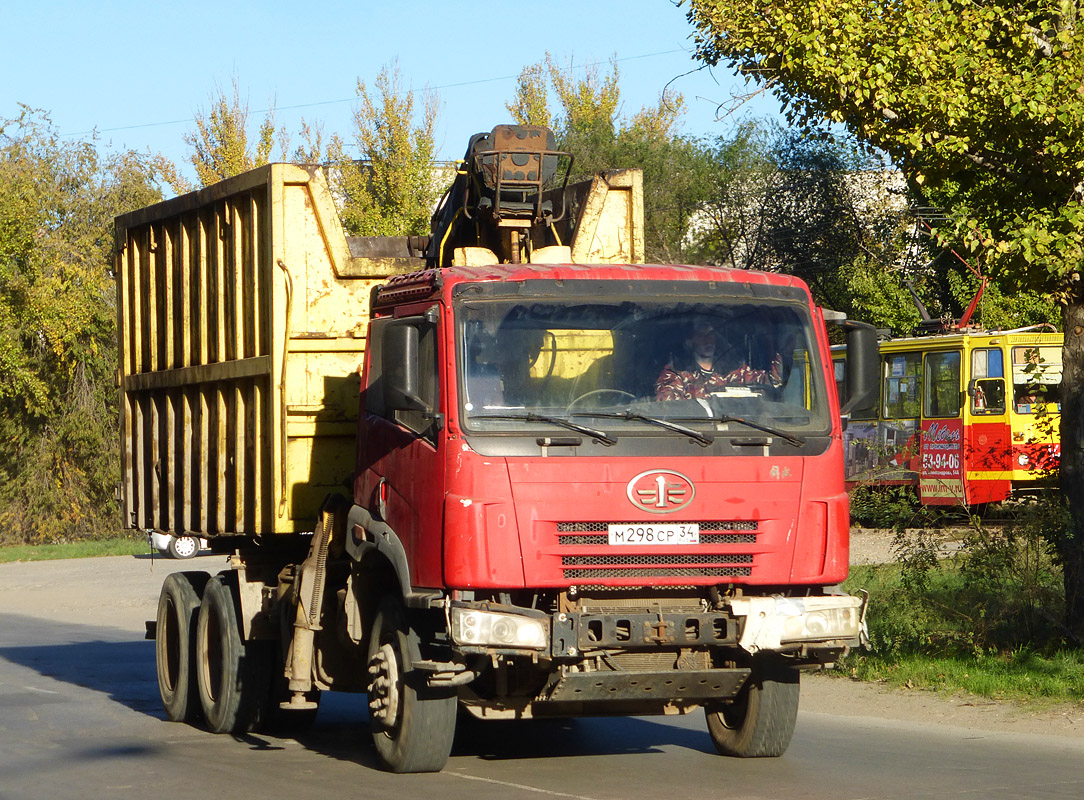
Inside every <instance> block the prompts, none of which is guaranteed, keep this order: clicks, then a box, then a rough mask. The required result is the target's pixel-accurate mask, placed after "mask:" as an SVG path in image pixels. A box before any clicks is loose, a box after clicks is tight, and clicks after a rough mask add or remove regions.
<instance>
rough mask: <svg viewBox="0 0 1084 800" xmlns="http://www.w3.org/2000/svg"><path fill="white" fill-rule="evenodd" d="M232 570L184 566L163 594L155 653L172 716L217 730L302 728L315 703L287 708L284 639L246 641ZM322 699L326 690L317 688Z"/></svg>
mask: <svg viewBox="0 0 1084 800" xmlns="http://www.w3.org/2000/svg"><path fill="white" fill-rule="evenodd" d="M241 633H242V632H241V627H240V616H239V614H238V606H237V601H236V599H235V594H234V592H233V588H232V582H231V578H230V576H229V574H228V573H226V574H223V575H219V576H216V577H211V576H209V575H207V574H206V573H202V572H178V573H173V574H171V575H169V576H167V577H166V580H165V582H164V583H163V584H162V591H161V594H160V595H159V599H158V617H157V621H156V628H155V661H156V665H157V672H158V690H159V694H160V695H161V697H162V706H163V708H164V709H165V711H166V718H167V719H169V720H170V721H173V722H198V721H199V720H201V719H202V720H203V722H204V723H205V725H206V727H207V728H208V729H209V730H211V731H213V732H214V733H245V732H248V731H251V730H257V729H258V730H271V731H274V732H287V731H288V732H297V731H299V730H302V729H304V728H305V727H308V726H309V725H310V724H311V723H312V722H313V721H314V720H315V717H316V709H315V708H309V709H306V710H304V711H283V710H281V709H280V708H279V703H280V702H281V701H283V700H286V699H287V698H288V697H289V693H288V691H287V683H286V678H285V676H284V675H283V662H282V657H281V655H280V653H279V652H278V646H277V644H276V643H275V642H270V641H255V640H250V641H248V642H245V641H243V639H242V635H241ZM310 699H312V700H315V701H316V702H317V704H318V702H319V691H313V692H312V693H310Z"/></svg>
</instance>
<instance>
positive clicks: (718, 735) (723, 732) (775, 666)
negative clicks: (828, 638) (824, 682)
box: [704, 661, 799, 758]
mask: <svg viewBox="0 0 1084 800" xmlns="http://www.w3.org/2000/svg"><path fill="white" fill-rule="evenodd" d="M798 681H799V678H798V671H797V670H796V669H793V668H791V667H787V666H784V665H782V664H779V663H777V662H773V661H765V662H763V663H760V664H757V665H756V666H754V668H753V674H752V675H750V676H749V680H748V682H747V683H746V685H745V687H744V688H743V689H742V690H741V693H740V694H739V695H738V696H737V697H736V698H735V699H734V700H733V702H730V703H711V704H708V705H706V706H705V707H704V713H705V715H706V716H707V720H708V733H710V734H711V740H712V742H714V744H715V749H716V750H718V751H719V752H720V753H722V754H723V755H724V756H738V757H740V758H764V757H772V756H781V755H783V753H785V752H786V750H787V746H788V745H790V739H791V736H793V734H794V723H795V721H796V720H797V718H798V690H799V682H798Z"/></svg>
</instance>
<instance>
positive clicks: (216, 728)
mask: <svg viewBox="0 0 1084 800" xmlns="http://www.w3.org/2000/svg"><path fill="white" fill-rule="evenodd" d="M261 644H266V643H253V644H252V645H251V647H246V645H245V643H244V642H243V641H242V640H241V629H240V625H239V622H238V619H237V608H236V604H235V603H234V599H233V593H232V592H231V591H230V587H229V586H228V585H227V584H226V582H225V580H224V579H223V577H222V576H219V577H217V578H212V579H211V580H210V581H208V582H207V588H206V589H205V590H204V592H203V602H202V603H201V604H200V610H199V621H198V623H197V625H196V678H197V684H198V686H199V698H200V705H201V707H202V708H203V716H204V718H205V719H206V720H207V727H208V728H210V729H211V730H212V731H213V732H214V733H245V732H247V731H250V730H252V729H253V728H254V727H255V726H256V725H257V724H258V723H259V721H260V713H261V711H262V710H263V709H264V708H266V705H265V704H266V697H267V695H268V692H269V687H268V682H269V680H270V665H269V663H268V662H269V659H267V658H266V657H264V656H265V652H263V651H265V650H266V648H265V647H260V645H261Z"/></svg>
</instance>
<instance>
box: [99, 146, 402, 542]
mask: <svg viewBox="0 0 1084 800" xmlns="http://www.w3.org/2000/svg"><path fill="white" fill-rule="evenodd" d="M116 236H117V241H116V245H117V246H116V267H117V269H116V272H117V281H118V303H117V306H118V316H119V337H120V353H121V363H120V385H121V390H122V393H123V402H122V405H121V425H122V436H123V449H122V454H121V455H122V464H123V484H122V485H123V495H124V510H125V519H126V522H127V524H128V525H130V526H132V527H137V528H142V529H154V530H159V531H167V532H173V533H181V532H189V533H198V534H201V535H205V536H216V535H225V534H247V535H251V534H269V533H289V532H294V531H298V530H307V529H309V530H311V528H312V524H313V522H312V521H313V520H314V519H315V516H316V512H317V510H318V507H319V505H320V503H321V501H322V500H323V498H324V496H325V495H326V494H327V493H329V492H334V491H338V492H344V491H345V492H347V493H349V492H350V478H351V474H352V472H353V469H354V435H355V426H356V421H357V407H358V387H359V376H358V370H359V367H360V366H361V361H362V353H363V350H364V346H365V339H364V335H365V325H366V320H367V317H368V311H369V309H368V303H369V291H370V289H371V288H372V287H373V286H374V285H375V284H376V283H378V282H380V280H382V279H383V278H385V277H387V276H388V275H390V274H394V273H396V272H402V271H407V270H410V269H413V268H416V267H417V266H420V265H421V263H422V262H421V260H420V259H409V258H404V259H399V260H398V261H396V260H395V259H383V260H377V259H368V258H355V257H352V256H351V255H350V250H349V246H348V243H347V239H346V237H345V236H344V234H343V230H342V227H341V225H340V222H339V218H338V215H337V212H336V210H335V206H334V204H333V202H332V198H331V195H330V193H329V191H328V187H327V183H326V181H325V179H324V177H323V175H322V173H321V172H320V171H319V170H317V169H306V168H301V167H296V166H292V165H285V164H275V165H270V166H267V167H262V168H260V169H257V170H254V171H252V172H248V173H245V174H244V175H240V176H238V177H236V178H232V179H229V180H226V181H223V182H222V183H219V184H216V185H214V186H211V187H208V188H207V189H204V190H202V191H199V192H194V193H192V194H188V195H185V196H182V197H178V198H175V199H173V200H169V201H166V202H164V203H159V204H158V205H155V206H151V207H150V208H146V209H142V210H140V211H136V212H133V213H131V214H127V215H125V216H123V217H120V218H118V220H117V232H116Z"/></svg>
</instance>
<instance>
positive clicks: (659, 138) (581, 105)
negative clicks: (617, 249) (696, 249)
mask: <svg viewBox="0 0 1084 800" xmlns="http://www.w3.org/2000/svg"><path fill="white" fill-rule="evenodd" d="M620 84H621V81H620V73H619V71H618V69H617V65H616V63H611V64H610V68H609V70H608V71H604V70H602V69H601V68H600V66H599V65H598V64H588V65H585V66H583V67H577V66H576V65H575V63H574V62H573V61H571V60H569V62H568V63H567V65H565V66H562V65H560V64H558V63H557V62H556V61H555V60H554V58H553V57H552V56H551V55H550V54H548V53H547V54H546V58H545V60H544V61H543V62H541V63H539V64H534V65H530V66H527V67H525V68H524V69H523V71H522V72H521V73H520V76H519V80H518V82H517V88H516V94H515V98H514V99H513V100H512V102H510V103H508V104H507V108H508V110H509V112H510V113H511V114H512V117H513V119H515V120H516V121H517V122H519V123H520V124H531V125H545V126H547V127H550V128H553V129H554V132H555V134H556V138H557V147H558V149H560V150H565V151H568V152H570V153H572V155H573V156H574V158H575V161H574V164H573V170H572V173H571V174H570V176H569V178H570V180H579V179H583V178H588V177H591V176H592V175H594V174H595V173H596V172H599V171H601V170H606V169H618V168H628V167H639V168H640V169H642V170H643V171H644V218H645V225H646V230H645V250H646V256H647V258H648V260H649V261H659V262H675V261H688V260H690V258H691V257H692V253H691V252H689V251H688V250H687V249H686V244H687V242H686V233H687V230H688V226H689V222H690V220H691V219H692V218H693V216H694V215H695V214H696V212H697V210H698V209H699V208H700V206H701V205H702V203H703V202H704V201H705V200H706V199H707V198H708V194H707V192H708V190H709V186H710V183H709V176H710V169H711V152H710V148H709V147H708V146H707V145H705V144H704V143H702V142H700V141H698V140H696V139H694V138H691V137H687V136H683V135H682V134H680V133H679V125H680V120H681V116H682V114H683V112H684V99H683V98H682V97H681V95H678V94H674V93H671V92H663V93H662V94H660V96H659V100H658V102H657V103H656V104H655V105H651V106H645V107H644V108H641V109H640V110H639V111H638V112H637V113H635V114H633V115H632V116H626V115H624V114H623V113H622V111H621V85H620Z"/></svg>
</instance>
